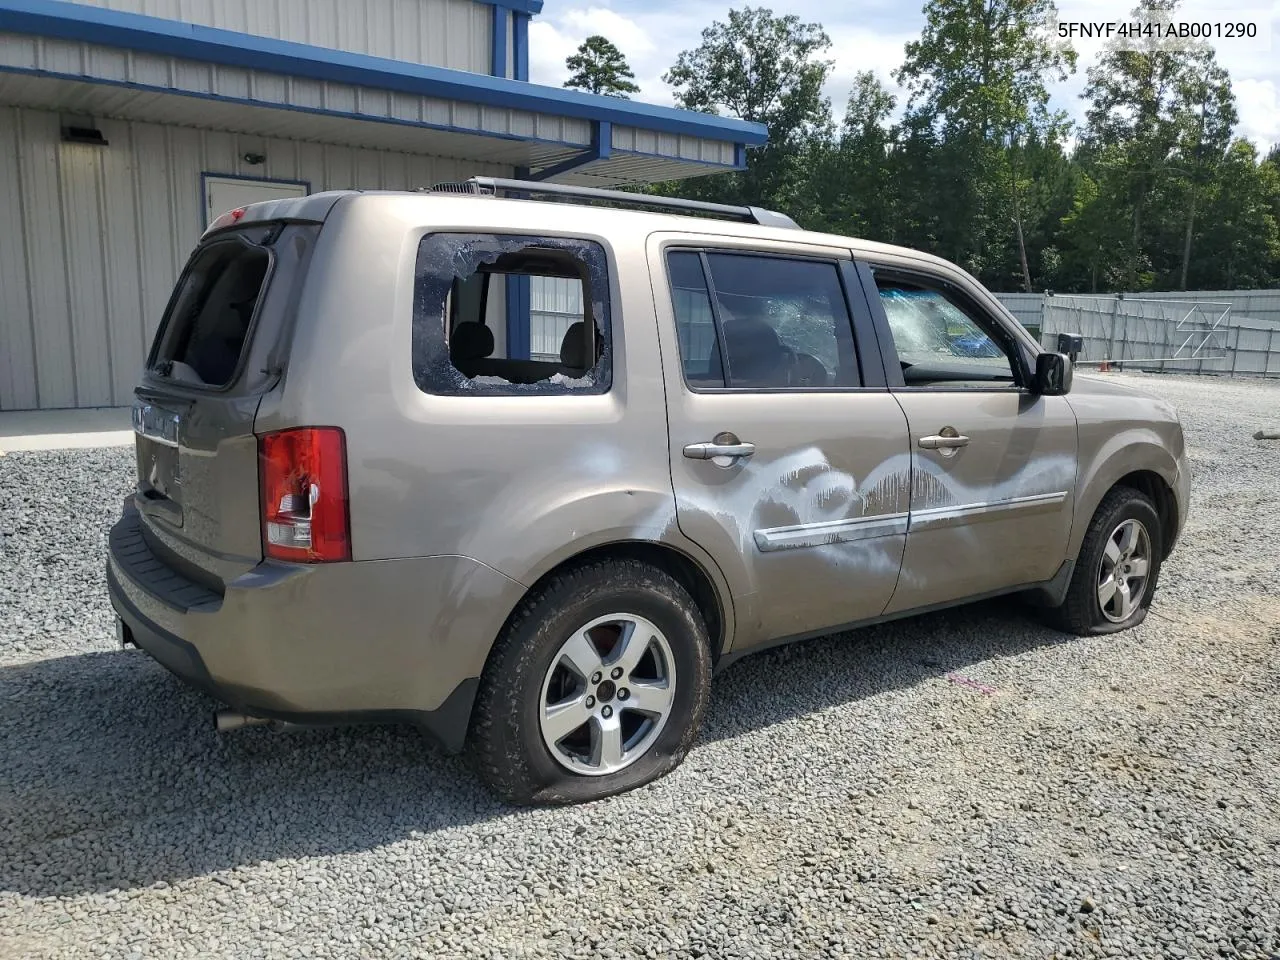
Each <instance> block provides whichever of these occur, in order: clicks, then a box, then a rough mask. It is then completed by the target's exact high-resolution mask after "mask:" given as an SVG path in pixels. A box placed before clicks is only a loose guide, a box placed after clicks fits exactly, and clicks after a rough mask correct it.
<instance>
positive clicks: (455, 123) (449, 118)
mask: <svg viewBox="0 0 1280 960" xmlns="http://www.w3.org/2000/svg"><path fill="white" fill-rule="evenodd" d="M73 61H74V62H73ZM82 63H83V64H93V63H98V64H101V66H102V68H103V72H102V74H100V75H101V76H102V77H103V78H104V79H109V80H113V81H119V82H123V83H138V84H144V85H146V86H148V87H158V88H163V89H164V90H174V91H180V92H182V93H184V94H185V93H194V94H199V95H204V96H208V95H213V96H217V97H233V98H242V99H250V100H256V101H260V102H261V104H262V106H264V107H273V106H277V105H278V106H286V107H290V108H310V109H325V110H333V111H338V112H341V113H346V114H357V115H362V116H364V117H368V118H370V119H397V120H408V121H410V122H417V123H432V124H437V125H443V126H452V127H457V128H460V129H462V130H474V131H477V132H482V133H486V134H499V135H501V136H510V135H517V136H530V135H536V136H537V137H539V138H542V139H549V140H552V141H558V142H562V143H567V144H572V145H575V146H576V145H583V146H585V145H587V144H589V143H590V142H591V123H590V122H588V121H586V120H579V119H575V118H566V117H556V116H549V115H544V114H533V113H528V112H524V111H516V110H510V109H504V108H501V107H491V106H483V107H482V106H480V105H479V104H475V103H466V102H462V101H450V100H438V99H432V98H428V97H417V96H414V95H412V94H405V93H401V92H394V91H388V90H381V89H374V88H371V87H357V86H350V85H347V84H335V83H322V82H320V81H315V80H310V79H306V78H299V77H289V76H285V75H283V74H274V73H265V72H262V71H257V70H247V69H240V68H234V67H222V66H215V65H211V64H207V63H201V62H198V61H191V60H175V59H170V58H167V57H157V56H153V55H150V54H144V53H125V54H122V53H120V52H119V51H114V50H112V49H111V48H108V47H99V46H96V45H93V44H79V43H72V44H66V43H61V42H53V41H47V40H44V39H41V38H34V37H19V36H17V35H12V34H3V33H0V65H6V66H18V67H23V68H24V69H40V70H49V71H52V72H59V73H67V74H71V75H80V74H81V73H82V72H83V69H87V67H84V68H82V66H81V64H82ZM94 75H95V76H97V75H98V74H94ZM0 79H3V75H0ZM94 93H95V96H96V97H98V98H100V100H99V106H97V107H96V108H94V109H86V110H85V111H84V112H87V113H92V114H93V115H94V116H97V117H104V116H113V115H114V116H119V114H118V113H115V114H113V113H111V112H109V111H104V110H103V109H102V108H101V105H100V103H101V99H106V100H108V101H113V102H118V103H120V104H131V103H133V102H134V101H137V100H138V99H139V98H155V97H157V96H161V95H162V94H160V93H159V92H151V91H146V92H142V93H139V92H137V91H134V90H129V89H125V88H113V87H106V86H102V87H97V88H96V89H95V91H94ZM17 102H19V103H22V102H24V101H22V100H19V101H17ZM26 105H27V106H32V107H37V108H39V107H42V106H44V103H43V102H36V103H32V102H27V103H26ZM66 106H68V107H70V106H71V104H66ZM122 109H123V108H122ZM244 109H245V108H244V106H242V105H240V104H230V103H229V104H225V105H224V106H223V107H222V113H223V114H224V115H225V116H226V118H227V119H226V122H227V124H228V126H234V124H235V120H236V118H237V117H240V118H241V122H243V119H242V118H243V111H244ZM202 110H203V114H202V115H203V116H205V117H206V118H207V117H208V116H209V115H210V114H211V113H213V112H214V111H213V108H211V107H210V106H209V105H208V104H207V103H206V104H204V105H202ZM164 119H166V120H168V118H167V117H165V118H164ZM288 119H290V120H293V121H297V117H292V118H288ZM174 121H175V122H179V123H181V122H183V120H182V119H179V117H178V116H175V117H174ZM202 122H204V123H206V124H210V123H211V121H209V120H208V119H206V120H204V121H202ZM306 122H307V123H310V122H311V121H309V120H308V121H306ZM290 134H291V135H293V136H299V135H302V136H305V134H301V133H300V132H298V131H296V130H295V131H290ZM406 136H410V137H411V136H412V134H411V133H410V134H406ZM671 139H672V140H673V141H674V139H675V138H674V137H672V138H671ZM729 146H731V145H729Z"/></svg>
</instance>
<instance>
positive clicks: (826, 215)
mask: <svg viewBox="0 0 1280 960" xmlns="http://www.w3.org/2000/svg"><path fill="white" fill-rule="evenodd" d="M894 106H895V100H894V97H893V95H892V94H890V93H889V91H888V90H886V89H885V87H884V84H882V83H881V82H880V80H879V79H878V78H877V77H876V75H875V74H874V73H872V72H870V71H864V72H862V73H859V74H857V76H856V77H854V82H853V88H852V89H851V91H850V93H849V103H848V106H847V107H846V108H845V114H844V121H843V123H842V124H841V125H840V133H839V139H838V140H836V141H834V142H833V143H831V144H829V145H827V146H826V148H825V149H823V150H822V158H821V162H820V163H819V164H818V165H817V166H816V167H815V169H814V171H813V173H812V178H811V184H812V188H813V189H812V194H813V196H812V202H811V205H812V207H813V208H814V211H815V213H814V223H813V226H814V227H815V228H822V229H826V230H830V231H832V232H836V233H845V234H849V235H852V236H859V237H865V238H867V239H870V240H880V241H886V242H889V241H893V240H895V239H897V237H898V233H899V231H898V226H899V224H898V218H897V214H896V208H897V178H896V177H895V176H894V162H893V161H894V153H893V138H894V129H893V127H892V125H891V124H890V122H889V118H890V116H891V115H892V113H893V108H894Z"/></svg>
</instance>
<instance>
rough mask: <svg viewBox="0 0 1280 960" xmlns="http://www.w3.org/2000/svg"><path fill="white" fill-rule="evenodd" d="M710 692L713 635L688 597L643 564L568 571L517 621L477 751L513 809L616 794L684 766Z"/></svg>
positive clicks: (474, 743)
mask: <svg viewBox="0 0 1280 960" xmlns="http://www.w3.org/2000/svg"><path fill="white" fill-rule="evenodd" d="M593 624H595V626H592V625H593ZM587 628H590V630H587ZM584 635H586V636H587V637H588V643H589V644H590V648H587V647H584V646H582V645H580V644H579V643H578V642H577V641H578V640H579V639H580V638H582V637H583V636H584ZM624 637H625V638H627V640H626V642H625V643H624V642H623V641H622V639H621V638H624ZM637 638H640V639H637ZM645 638H647V639H645ZM611 644H612V646H611ZM641 650H643V651H644V653H643V655H641V654H640V652H639V651H641ZM619 651H621V652H619ZM593 654H594V655H598V656H599V658H600V659H599V660H598V661H597V662H595V663H588V661H590V659H591V657H592V655H593ZM579 662H581V663H584V664H587V665H586V666H585V667H584V668H583V669H582V670H579V669H578V664H579ZM624 663H625V664H626V672H624V670H623V666H621V665H620V664H624ZM597 667H598V668H599V669H596V668H597ZM584 674H586V675H585V676H584ZM597 674H598V676H597ZM615 674H617V676H615ZM710 685H711V650H710V642H709V640H708V638H707V629H706V625H705V623H704V622H703V619H702V616H701V614H700V613H699V611H698V607H697V605H696V604H695V603H694V602H693V598H692V597H691V596H689V593H688V591H686V590H685V588H684V587H682V586H681V585H680V584H679V583H677V582H676V581H675V580H674V579H673V578H672V577H670V576H669V575H667V574H666V573H664V572H662V571H661V570H659V569H657V568H655V567H651V566H649V565H647V564H644V563H640V562H638V561H634V560H613V561H601V562H596V563H591V564H588V565H584V566H581V567H577V568H574V569H571V570H567V571H565V572H564V573H560V574H557V575H556V576H554V577H553V578H552V579H551V580H550V581H549V582H548V583H547V584H545V585H544V586H543V587H541V588H540V589H539V590H538V591H537V592H536V593H534V594H531V595H530V596H529V597H527V598H526V599H525V600H524V601H523V602H522V603H521V605H520V607H518V608H517V610H516V612H515V613H514V614H513V615H512V617H511V619H510V621H509V622H508V623H507V626H506V627H505V628H504V630H503V632H502V635H501V636H500V637H499V638H498V641H497V643H496V644H495V645H494V648H493V650H492V652H491V653H490V655H489V660H488V663H487V664H486V665H485V669H484V674H483V675H482V677H481V680H480V687H479V690H478V691H477V694H476V703H475V708H474V711H473V713H472V719H471V726H470V730H469V732H468V738H467V740H468V751H469V753H470V755H471V759H472V762H473V764H474V765H475V767H476V770H477V772H478V773H479V775H480V777H481V779H483V780H484V781H485V782H486V783H487V784H488V785H489V786H490V787H491V788H492V789H493V790H494V791H495V792H496V793H497V794H498V795H500V796H501V797H502V798H504V799H505V800H508V801H510V802H512V803H519V804H570V803H581V802H585V801H589V800H596V799H599V798H601V797H607V796H611V795H613V794H617V793H622V792H624V791H627V790H632V789H634V788H636V787H639V786H642V785H644V784H646V783H650V782H652V781H653V780H656V779H658V778H659V777H662V776H665V775H666V774H667V773H670V772H671V771H672V770H674V769H675V768H676V767H677V766H679V764H680V762H681V761H682V760H683V759H684V756H685V754H686V753H688V752H689V748H690V747H691V746H692V745H693V742H694V739H695V738H696V736H697V734H698V729H699V727H700V725H701V723H702V715H703V712H704V711H705V709H706V704H707V698H708V695H709V692H710ZM664 703H665V707H664V706H663V704H664ZM650 706H654V707H655V710H654V711H653V712H649V711H648V710H647V708H648V707H650ZM559 710H562V711H563V712H562V713H560V714H559V715H558V717H557V719H556V720H552V719H551V717H552V715H553V713H555V712H556V711H559ZM584 716H585V717H586V718H587V720H586V722H585V724H583V725H581V726H572V727H571V726H570V725H572V724H574V723H576V722H577V721H578V720H579V719H581V718H582V717H584ZM659 718H661V719H659ZM565 729H569V730H570V732H568V733H566V734H564V736H562V737H561V736H560V734H561V733H562V732H563V731H564V730H565ZM614 731H616V735H615V733H614ZM557 737H559V739H557Z"/></svg>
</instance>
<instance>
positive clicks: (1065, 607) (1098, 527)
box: [1048, 487, 1164, 636]
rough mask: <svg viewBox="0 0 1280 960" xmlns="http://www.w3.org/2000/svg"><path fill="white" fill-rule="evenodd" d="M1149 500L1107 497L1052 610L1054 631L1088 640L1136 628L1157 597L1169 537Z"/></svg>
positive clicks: (1118, 492) (1130, 494)
mask: <svg viewBox="0 0 1280 960" xmlns="http://www.w3.org/2000/svg"><path fill="white" fill-rule="evenodd" d="M1163 533H1164V532H1163V530H1162V528H1161V526H1160V517H1159V514H1157V512H1156V508H1155V506H1154V505H1153V504H1152V503H1151V501H1150V500H1149V499H1148V498H1147V496H1146V495H1145V494H1143V493H1141V492H1140V491H1138V490H1134V489H1133V488H1131V487H1116V488H1115V489H1113V490H1112V491H1111V492H1109V493H1108V494H1107V495H1106V497H1104V498H1103V500H1102V503H1101V504H1099V506H1098V509H1097V511H1096V512H1095V513H1094V515H1093V520H1092V522H1091V523H1090V524H1089V529H1088V531H1087V532H1086V533H1085V537H1084V542H1083V543H1082V544H1081V546H1080V556H1079V557H1078V558H1077V560H1076V566H1075V570H1074V571H1073V573H1072V576H1071V585H1070V586H1069V587H1068V589H1067V596H1066V599H1065V600H1064V601H1063V603H1062V605H1061V606H1060V607H1057V608H1055V609H1053V610H1050V611H1048V614H1049V619H1050V621H1051V622H1052V623H1053V625H1054V626H1056V627H1058V628H1059V629H1062V630H1065V631H1067V632H1068V633H1075V634H1078V635H1080V636H1089V635H1093V634H1101V633H1114V632H1116V631H1118V630H1127V629H1129V628H1130V627H1136V626H1137V625H1138V624H1140V623H1141V622H1142V621H1143V620H1144V619H1146V616H1147V609H1148V608H1149V607H1150V606H1151V601H1152V599H1153V598H1154V596H1155V590H1156V580H1157V578H1158V576H1159V574H1160V560H1161V557H1162V556H1163V554H1164V536H1163Z"/></svg>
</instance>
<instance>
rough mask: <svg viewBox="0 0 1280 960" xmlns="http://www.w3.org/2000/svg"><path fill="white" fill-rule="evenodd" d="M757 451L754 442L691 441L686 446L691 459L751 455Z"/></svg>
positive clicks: (685, 453) (686, 453)
mask: <svg viewBox="0 0 1280 960" xmlns="http://www.w3.org/2000/svg"><path fill="white" fill-rule="evenodd" d="M755 452H756V445H755V444H754V443H691V444H689V445H688V446H687V447H685V448H684V455H685V456H686V457H688V458H689V459H690V460H714V459H715V458H716V457H749V456H751V455H752V454H753V453H755Z"/></svg>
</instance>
